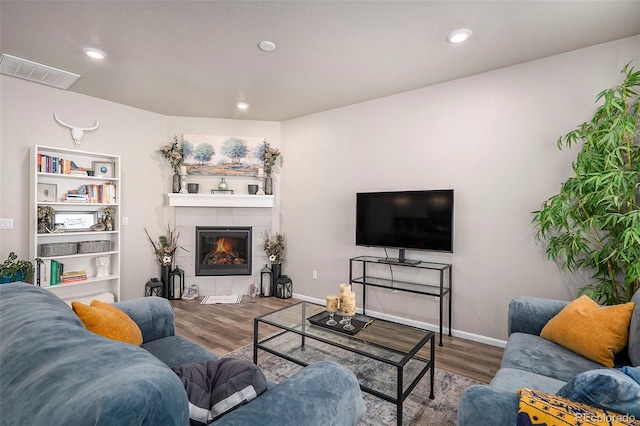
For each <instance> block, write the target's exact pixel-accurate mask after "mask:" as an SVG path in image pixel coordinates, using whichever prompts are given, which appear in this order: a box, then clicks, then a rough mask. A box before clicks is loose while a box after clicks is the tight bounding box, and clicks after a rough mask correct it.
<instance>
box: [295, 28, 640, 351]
mask: <svg viewBox="0 0 640 426" xmlns="http://www.w3.org/2000/svg"><path fill="white" fill-rule="evenodd" d="M632 59H635V60H638V59H640V37H634V38H630V39H625V40H621V41H617V42H614V43H609V44H605V45H601V46H596V47H592V48H589V49H584V50H580V51H575V52H571V53H568V54H564V55H559V56H555V57H550V58H546V59H542V60H538V61H535V62H530V63H526V64H522V65H519V66H514V67H509V68H505V69H501V70H497V71H493V72H488V73H485V74H481V75H476V76H472V77H469V78H465V79H460V80H456V81H452V82H449V83H445V84H440V85H437V86H432V87H427V88H424V89H420V90H415V91H411V92H407V93H403V94H399V95H395V96H390V97H387V98H383V99H378V100H374V101H370V102H365V103H361V104H357V105H352V106H348V107H344V108H340V109H336V110H331V111H327V112H323V113H319V114H314V115H310V116H306V117H301V118H297V119H293V120H289V121H286V122H284V123H283V126H282V140H283V152H284V155H285V156H286V163H285V167H284V168H283V169H282V191H283V193H284V200H283V203H282V204H283V205H282V211H283V220H282V224H283V225H282V226H283V231H284V232H285V233H286V234H287V236H288V244H289V246H288V252H287V257H286V263H285V266H284V268H285V269H286V271H287V274H288V275H290V276H291V277H292V279H293V283H294V293H297V294H302V295H306V296H309V297H311V298H316V299H320V300H324V296H325V295H326V294H329V293H335V292H336V291H337V288H338V285H339V284H340V283H343V282H348V277H349V269H348V268H349V261H348V259H349V258H350V257H352V256H356V255H363V254H371V255H382V254H383V251H382V250H381V249H374V248H364V247H355V245H354V229H355V193H356V192H357V191H377V190H410V189H438V188H453V189H455V198H456V199H455V210H456V211H455V242H454V245H455V247H454V250H455V252H454V254H448V255H447V254H435V253H428V252H418V251H412V252H407V257H411V258H416V259H422V260H432V261H440V262H445V263H452V264H453V265H454V268H453V270H454V274H453V279H454V283H453V287H454V290H453V317H454V318H453V329H454V331H456V330H457V331H460V332H459V333H458V334H459V335H466V336H467V337H469V333H471V334H477V335H483V336H488V337H490V338H494V339H505V338H506V329H507V323H506V322H507V317H506V314H507V306H508V303H509V301H510V300H511V298H513V297H514V296H517V295H532V296H541V297H556V298H563V299H569V298H572V297H574V296H575V294H576V288H577V287H579V286H581V285H583V284H584V282H579V281H578V280H576V279H575V277H573V276H565V275H564V274H563V273H562V272H561V271H559V270H558V268H557V267H556V266H555V265H554V264H552V263H551V262H549V261H547V260H546V256H545V254H544V249H543V247H541V246H538V245H536V243H535V242H534V230H533V226H532V224H531V220H532V214H531V212H532V211H533V210H536V209H537V208H538V207H539V206H540V204H541V203H542V202H543V201H544V200H545V199H547V198H548V197H550V196H551V195H553V194H555V193H556V192H557V191H558V189H559V185H560V183H561V182H562V181H563V180H565V179H566V178H567V177H568V176H569V173H570V164H571V161H572V160H573V158H574V153H572V152H561V151H558V150H557V148H556V140H557V138H558V137H559V136H560V135H562V134H565V133H567V132H568V131H570V130H572V129H573V128H574V127H575V126H577V125H578V124H580V123H581V122H582V121H584V120H587V119H589V118H590V116H591V114H592V113H593V111H594V101H595V96H596V95H597V94H598V92H599V91H600V90H602V89H604V88H606V87H609V86H612V85H614V84H617V83H618V82H619V81H620V80H621V78H620V74H619V71H620V70H621V69H622V67H623V66H624V64H625V63H626V62H628V61H629V60H632ZM638 66H640V64H638ZM394 255H396V256H397V251H396V252H395V253H394ZM313 270H316V271H318V279H317V280H313V279H312V271H313ZM394 271H396V272H394V276H395V278H398V274H400V273H401V270H400V269H398V268H394ZM436 278H437V276H436V275H434V276H433V277H431V276H429V277H427V279H429V280H431V282H433V280H435V279H436ZM355 289H356V292H359V291H361V287H360V288H358V287H356V288H355ZM369 291H371V294H372V293H373V291H372V290H369ZM369 291H368V293H367V306H368V308H370V309H371V310H372V311H378V312H384V313H385V314H388V315H390V316H392V317H393V316H397V317H401V318H407V319H409V320H412V321H417V322H419V323H427V324H436V323H437V303H436V302H435V301H434V300H432V299H431V298H426V297H416V296H415V295H411V294H409V295H407V294H406V293H405V294H403V293H398V294H393V293H391V292H389V291H378V292H376V295H375V296H370V293H369ZM359 303H360V302H359ZM383 304H384V307H383V306H382V305H383ZM471 337H474V336H471Z"/></svg>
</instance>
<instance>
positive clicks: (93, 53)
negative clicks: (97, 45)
mask: <svg viewBox="0 0 640 426" xmlns="http://www.w3.org/2000/svg"><path fill="white" fill-rule="evenodd" d="M82 51H83V52H84V53H85V54H86V55H87V56H88V57H90V58H93V59H104V58H106V57H107V54H106V53H104V52H103V51H102V50H98V49H94V48H92V47H85V48H84V49H82Z"/></svg>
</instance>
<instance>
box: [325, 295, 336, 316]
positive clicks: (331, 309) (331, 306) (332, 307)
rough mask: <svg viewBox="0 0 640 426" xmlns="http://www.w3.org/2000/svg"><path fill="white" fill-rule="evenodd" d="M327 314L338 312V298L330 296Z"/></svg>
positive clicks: (328, 297)
mask: <svg viewBox="0 0 640 426" xmlns="http://www.w3.org/2000/svg"><path fill="white" fill-rule="evenodd" d="M326 300H327V312H336V311H337V310H338V296H336V295H333V294H330V295H328V296H327V299H326Z"/></svg>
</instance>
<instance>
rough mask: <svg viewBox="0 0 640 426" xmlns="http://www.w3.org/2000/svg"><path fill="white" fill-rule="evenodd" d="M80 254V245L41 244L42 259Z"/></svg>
mask: <svg viewBox="0 0 640 426" xmlns="http://www.w3.org/2000/svg"><path fill="white" fill-rule="evenodd" d="M77 252H78V243H49V244H40V254H39V256H42V257H52V256H67V255H70V254H76V253H77Z"/></svg>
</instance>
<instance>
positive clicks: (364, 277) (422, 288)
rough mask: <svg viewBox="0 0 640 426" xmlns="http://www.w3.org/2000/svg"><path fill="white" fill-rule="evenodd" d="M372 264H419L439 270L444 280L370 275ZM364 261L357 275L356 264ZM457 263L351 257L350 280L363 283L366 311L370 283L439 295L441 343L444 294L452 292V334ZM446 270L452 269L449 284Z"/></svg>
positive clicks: (419, 265) (372, 285)
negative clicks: (453, 276)
mask: <svg viewBox="0 0 640 426" xmlns="http://www.w3.org/2000/svg"><path fill="white" fill-rule="evenodd" d="M370 264H375V265H385V264H386V265H392V266H401V267H405V268H415V269H416V270H419V271H420V272H426V271H425V270H432V271H437V272H438V273H439V275H440V284H439V285H431V284H426V283H419V282H418V283H416V282H407V281H398V280H395V279H389V278H381V277H379V276H375V275H370V274H368V272H367V266H369V265H370ZM355 265H360V266H361V268H360V270H361V271H362V274H361V275H358V276H356V277H354V272H356V271H354V266H355ZM452 269H453V265H451V264H448V263H435V262H422V261H417V262H416V261H413V262H411V263H409V262H406V261H404V262H403V261H400V260H397V259H388V258H384V257H375V256H358V257H354V258H351V259H349V283H350V284H351V285H353V284H360V285H362V313H363V314H365V315H366V306H367V287H368V286H371V287H378V288H386V289H388V290H397V291H404V292H408V293H415V294H423V295H426V296H437V297H439V302H440V316H439V319H440V322H439V327H440V343H439V344H440V346H442V320H443V313H444V297H445V296H448V299H449V300H448V302H449V303H448V305H449V306H448V317H449V318H448V325H449V336H451V328H452V327H451V283H452V279H451V275H452ZM445 273H448V274H447V275H448V279H447V284H446V285H445Z"/></svg>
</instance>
